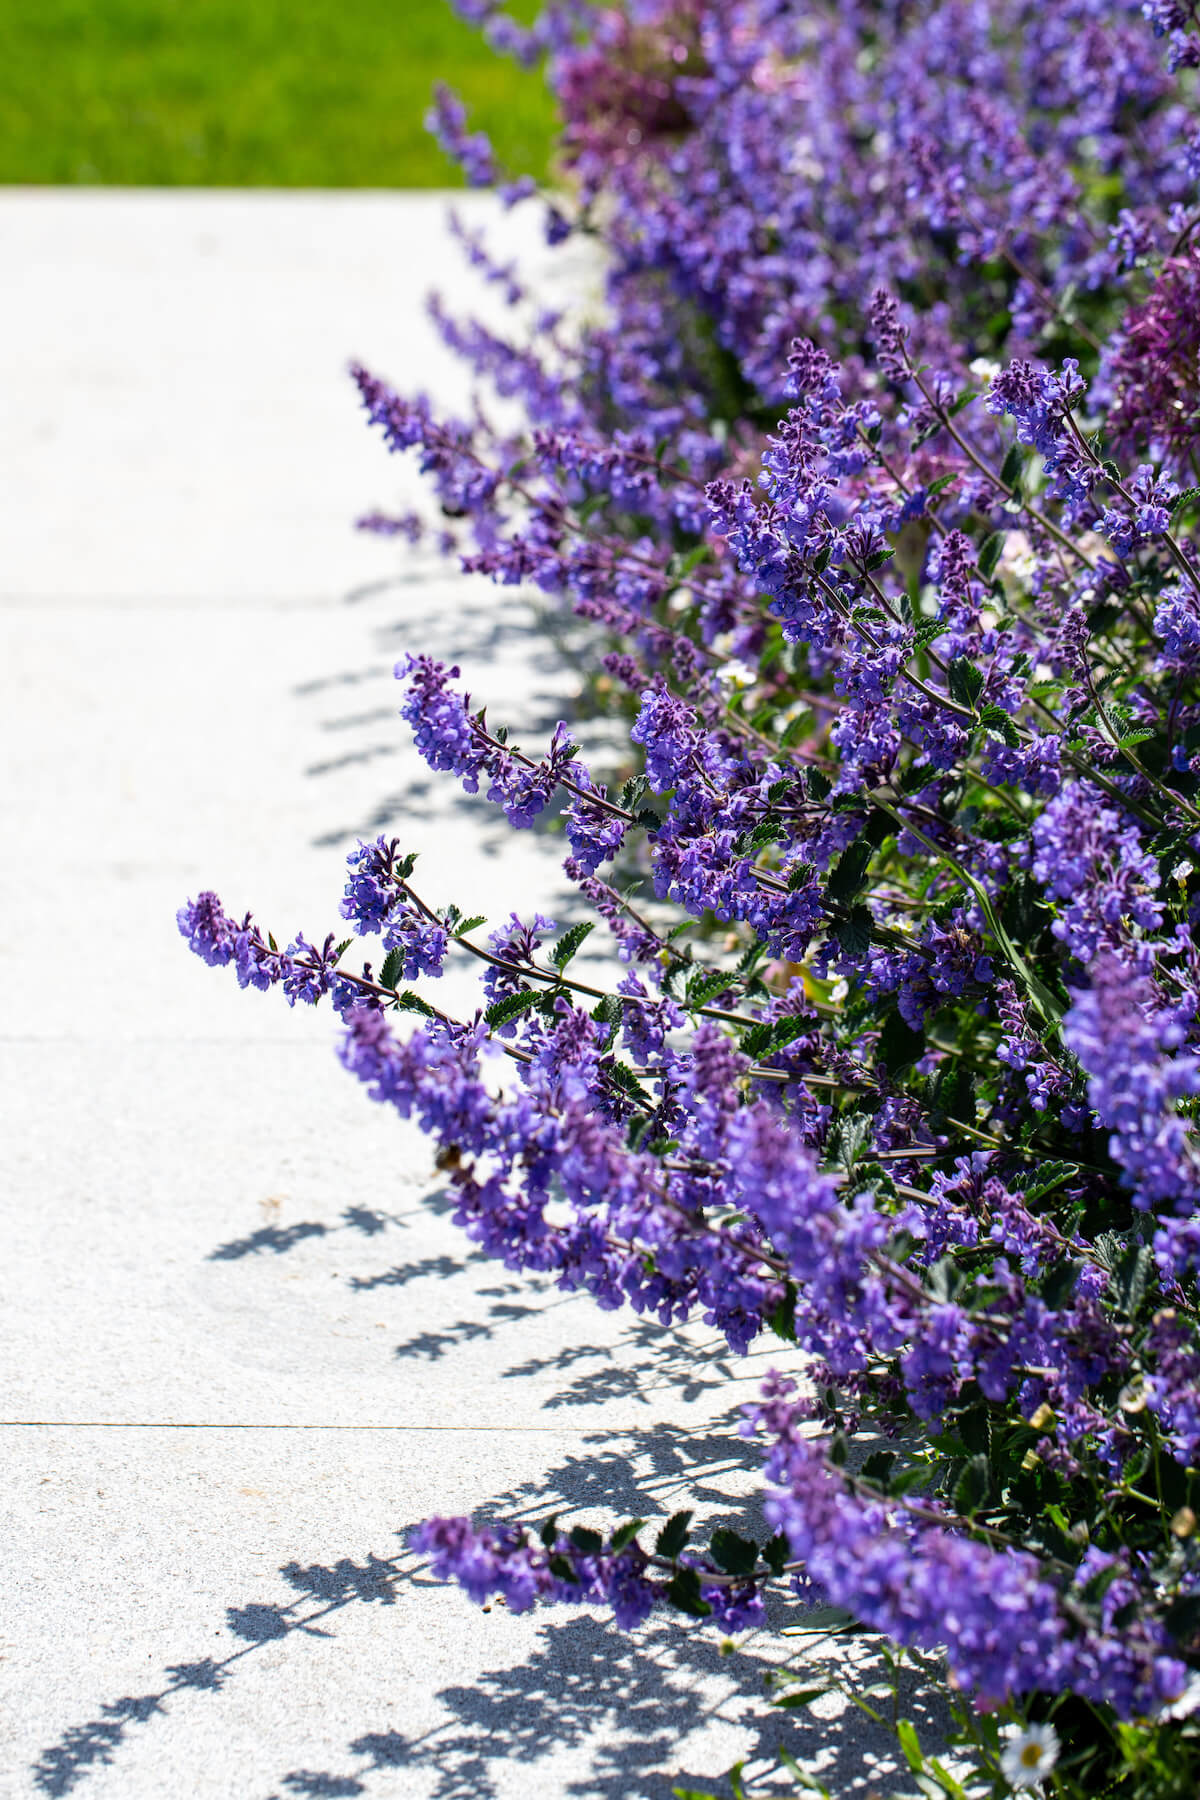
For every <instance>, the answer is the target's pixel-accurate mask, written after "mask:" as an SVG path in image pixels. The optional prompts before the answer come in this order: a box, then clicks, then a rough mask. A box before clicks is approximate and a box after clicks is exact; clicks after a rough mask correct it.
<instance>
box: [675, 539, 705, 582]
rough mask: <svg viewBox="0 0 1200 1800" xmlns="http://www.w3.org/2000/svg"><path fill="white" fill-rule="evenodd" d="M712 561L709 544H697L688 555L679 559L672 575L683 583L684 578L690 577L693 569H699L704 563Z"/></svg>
mask: <svg viewBox="0 0 1200 1800" xmlns="http://www.w3.org/2000/svg"><path fill="white" fill-rule="evenodd" d="M711 561H712V549H711V547H710V546H709V545H708V544H695V545H693V547H692V548H691V549H690V550H689V551H688V552H687V553H686V555H684V556H681V557H679V558H678V561H677V563H676V564H675V566H674V568H673V570H672V573H673V575H674V577H675V579H676V580H677V581H682V580H683V578H684V576H686V575H690V574H691V572H692V570H693V569H698V568H699V567H700V564H701V563H702V562H711Z"/></svg>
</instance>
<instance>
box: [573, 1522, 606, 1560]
mask: <svg viewBox="0 0 1200 1800" xmlns="http://www.w3.org/2000/svg"><path fill="white" fill-rule="evenodd" d="M571 1542H572V1543H573V1544H574V1546H575V1548H576V1549H577V1550H578V1551H579V1552H580V1554H581V1555H583V1556H599V1554H600V1552H601V1550H603V1548H604V1539H603V1538H602V1537H601V1536H600V1533H599V1532H598V1531H592V1530H591V1529H590V1528H589V1527H588V1526H587V1525H573V1526H572V1527H571Z"/></svg>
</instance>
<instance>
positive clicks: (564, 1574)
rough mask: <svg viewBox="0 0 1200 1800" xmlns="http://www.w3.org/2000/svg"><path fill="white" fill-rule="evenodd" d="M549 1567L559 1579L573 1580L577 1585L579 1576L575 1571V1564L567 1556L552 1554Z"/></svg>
mask: <svg viewBox="0 0 1200 1800" xmlns="http://www.w3.org/2000/svg"><path fill="white" fill-rule="evenodd" d="M549 1567H550V1573H551V1574H552V1575H557V1576H558V1579H559V1580H560V1581H573V1582H574V1583H575V1584H576V1586H578V1584H579V1577H578V1575H577V1574H576V1573H575V1565H574V1563H573V1562H572V1561H571V1559H570V1557H569V1556H552V1557H551V1558H550V1564H549Z"/></svg>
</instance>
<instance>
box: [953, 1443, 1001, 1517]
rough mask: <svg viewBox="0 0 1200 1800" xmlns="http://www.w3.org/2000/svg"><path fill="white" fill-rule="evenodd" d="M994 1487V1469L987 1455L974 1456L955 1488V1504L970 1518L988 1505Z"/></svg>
mask: <svg viewBox="0 0 1200 1800" xmlns="http://www.w3.org/2000/svg"><path fill="white" fill-rule="evenodd" d="M991 1487H992V1469H991V1464H990V1462H989V1461H988V1458H987V1457H986V1456H972V1457H970V1458H969V1460H968V1462H967V1465H966V1467H965V1469H964V1470H963V1472H962V1474H961V1475H960V1476H959V1478H958V1481H957V1482H956V1484H955V1488H954V1504H955V1506H956V1507H957V1508H958V1510H959V1512H960V1513H965V1514H966V1515H967V1517H968V1518H970V1516H971V1514H972V1513H976V1512H978V1511H979V1508H980V1507H981V1506H984V1505H986V1503H987V1498H988V1495H989V1494H990V1492H991Z"/></svg>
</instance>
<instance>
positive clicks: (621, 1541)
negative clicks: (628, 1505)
mask: <svg viewBox="0 0 1200 1800" xmlns="http://www.w3.org/2000/svg"><path fill="white" fill-rule="evenodd" d="M645 1523H646V1521H645V1519H626V1521H625V1523H624V1524H623V1525H618V1526H617V1529H616V1530H615V1531H614V1532H613V1534H612V1548H613V1554H614V1556H615V1555H616V1554H617V1553H618V1552H619V1551H621V1550H624V1549H625V1548H626V1547H627V1546H628V1545H629V1544H632V1542H633V1540H634V1538H635V1537H636V1536H637V1534H638V1532H639V1531H640V1530H641V1529H642V1526H643V1525H644V1524H645Z"/></svg>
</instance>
